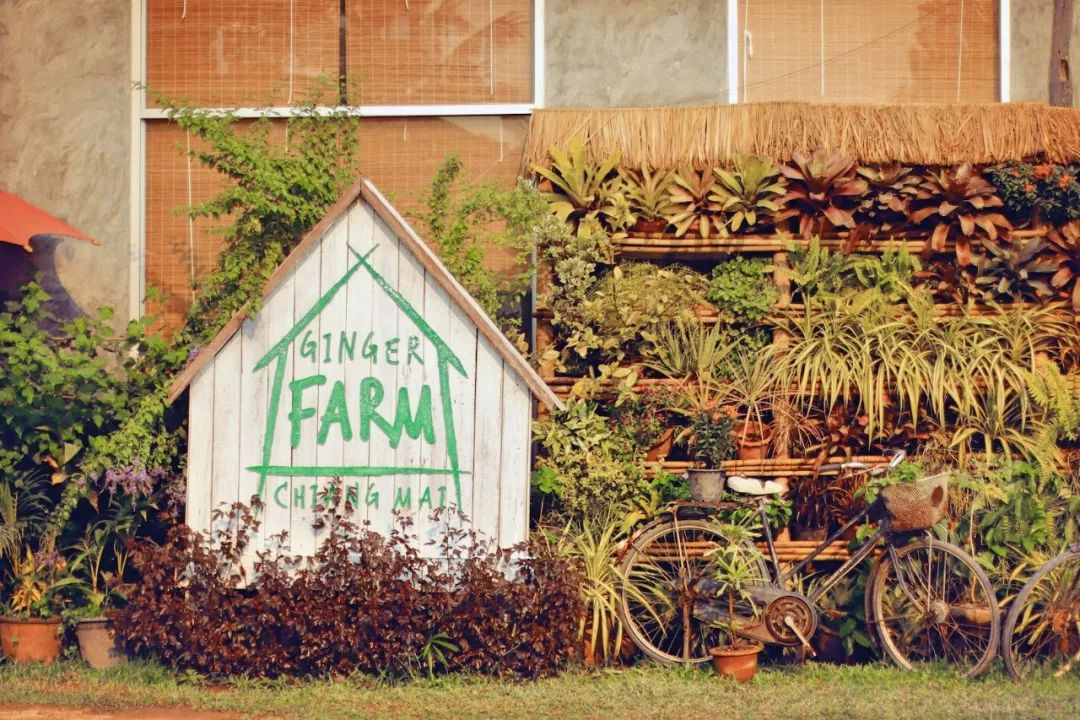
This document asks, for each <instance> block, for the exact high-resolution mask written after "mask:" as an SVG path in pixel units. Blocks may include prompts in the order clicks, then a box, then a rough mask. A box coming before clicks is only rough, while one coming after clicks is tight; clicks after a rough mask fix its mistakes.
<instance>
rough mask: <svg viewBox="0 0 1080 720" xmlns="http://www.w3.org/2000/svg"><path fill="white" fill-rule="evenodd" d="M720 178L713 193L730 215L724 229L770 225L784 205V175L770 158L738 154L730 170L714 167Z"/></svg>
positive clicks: (725, 212)
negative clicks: (781, 174) (782, 175)
mask: <svg viewBox="0 0 1080 720" xmlns="http://www.w3.org/2000/svg"><path fill="white" fill-rule="evenodd" d="M713 173H714V174H715V175H716V179H717V180H718V182H717V184H716V185H714V186H713V190H714V193H713V195H712V196H710V199H711V200H715V201H716V202H718V203H719V204H720V212H721V213H723V214H724V215H725V216H726V217H727V222H726V224H725V225H724V231H725V232H726V231H728V230H730V231H731V232H739V231H744V232H749V231H750V230H752V229H753V228H754V227H756V226H757V225H759V224H760V225H771V224H772V219H773V218H774V217H775V215H776V214H777V213H778V212H780V210H781V208H783V206H784V202H785V201H784V186H785V181H784V178H783V177H781V176H780V169H779V168H778V167H777V166H776V163H775V162H773V161H772V159H770V158H763V157H746V156H741V155H740V156H736V157H735V162H734V167H733V168H732V169H731V170H730V171H729V170H725V169H723V168H714V169H713Z"/></svg>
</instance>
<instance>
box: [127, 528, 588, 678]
mask: <svg viewBox="0 0 1080 720" xmlns="http://www.w3.org/2000/svg"><path fill="white" fill-rule="evenodd" d="M347 511H348V508H346V512H345V513H340V512H337V511H334V510H330V511H324V512H323V513H322V516H321V517H320V519H319V520H318V521H317V522H319V523H323V525H322V526H321V527H322V529H323V530H324V531H325V533H326V535H325V539H324V540H323V542H322V543H321V544H320V546H319V548H318V550H317V552H316V553H315V555H314V556H312V557H308V558H299V557H295V556H286V555H283V554H281V553H280V552H274V551H271V550H266V551H262V552H260V553H258V559H257V561H256V562H255V564H254V572H253V573H252V577H251V578H250V579H249V578H248V577H247V575H246V573H245V572H244V570H243V568H242V567H241V563H240V559H241V557H242V555H243V553H244V550H245V547H246V545H247V541H248V537H249V536H250V534H251V532H252V531H253V530H254V529H255V528H257V520H256V519H255V515H256V513H255V512H254V511H253V510H251V509H249V508H247V507H245V506H236V507H234V508H233V509H232V510H231V511H230V512H229V513H226V514H220V513H219V514H218V515H217V516H216V518H215V522H216V524H218V525H220V526H221V529H220V530H219V531H218V532H217V533H216V535H215V537H213V538H210V537H207V536H205V535H201V534H198V533H195V532H193V531H191V530H190V529H189V528H187V527H185V526H177V527H174V528H173V529H172V530H171V531H170V532H169V534H168V536H167V538H166V540H165V542H164V543H163V544H161V545H154V544H150V543H145V542H144V543H142V544H140V545H137V546H136V547H135V548H134V549H133V556H132V567H133V568H134V569H135V570H136V571H137V572H138V574H139V582H138V583H137V584H135V585H134V586H133V587H131V588H130V589H129V592H128V601H127V603H126V605H125V607H123V608H122V609H120V610H117V611H114V612H113V614H112V619H113V624H114V627H115V629H116V633H117V636H118V637H119V638H120V639H121V640H122V641H123V642H124V643H125V644H126V645H127V647H128V648H129V649H130V650H131V651H133V652H135V653H138V654H141V655H146V656H150V657H154V658H156V659H157V660H159V661H161V662H164V663H167V664H169V665H171V666H173V667H176V668H179V669H191V670H195V671H198V672H201V673H207V674H210V675H215V676H224V675H244V676H250V677H279V676H309V675H327V674H344V673H351V672H355V671H359V672H364V673H372V674H390V675H406V674H411V673H417V672H424V673H429V672H455V671H467V672H477V673H483V674H490V675H516V676H520V677H537V676H543V675H550V674H553V673H555V672H557V671H558V670H559V669H560V668H562V667H563V666H564V665H565V664H566V662H567V661H568V660H569V658H570V656H571V654H572V652H573V647H574V642H575V633H576V629H577V621H578V618H579V617H580V613H581V601H580V598H579V595H578V585H579V577H580V574H579V571H578V569H577V568H576V567H575V566H573V565H572V564H571V562H570V561H568V560H567V559H565V558H561V557H559V556H558V555H557V554H556V553H555V551H554V550H553V549H552V548H550V547H548V546H547V545H545V544H544V543H542V542H540V541H534V542H532V543H530V544H528V545H527V546H524V545H523V546H520V547H517V548H513V549H503V550H492V549H490V548H489V546H488V545H487V544H486V543H484V542H482V541H481V540H479V539H478V538H477V537H476V536H475V535H473V534H470V533H465V532H462V531H459V530H452V529H448V530H447V531H446V532H445V535H444V537H443V538H442V540H441V541H440V543H439V547H438V548H437V550H438V552H435V553H434V554H435V555H438V556H439V557H438V558H437V559H436V558H431V557H425V556H422V555H421V553H420V551H419V549H418V547H417V544H416V542H415V539H414V538H410V537H409V534H408V533H409V529H410V528H409V523H408V521H407V520H404V519H403V520H401V521H400V522H399V527H398V528H397V529H396V530H395V531H394V532H393V533H392V534H391V535H390V536H389V537H384V536H381V535H378V534H376V533H374V532H370V531H368V530H366V529H364V528H361V527H357V526H356V525H355V524H354V523H352V522H351V521H349V520H348V519H347ZM447 525H448V526H449V523H447ZM426 554H427V555H430V554H432V553H426ZM425 648H427V650H425Z"/></svg>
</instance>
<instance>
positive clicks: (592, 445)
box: [533, 399, 647, 520]
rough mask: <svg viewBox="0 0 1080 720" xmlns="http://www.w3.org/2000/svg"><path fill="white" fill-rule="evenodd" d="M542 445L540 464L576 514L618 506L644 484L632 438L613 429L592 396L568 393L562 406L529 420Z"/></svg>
mask: <svg viewBox="0 0 1080 720" xmlns="http://www.w3.org/2000/svg"><path fill="white" fill-rule="evenodd" d="M533 437H534V439H535V440H536V442H538V443H539V444H540V446H541V447H542V448H543V453H542V455H541V456H540V457H539V458H538V459H537V468H538V470H541V471H543V470H544V469H545V468H550V470H551V472H553V473H554V474H555V476H556V477H557V480H554V479H551V480H548V482H549V483H550V484H552V485H555V486H557V487H558V488H559V489H560V491H559V497H560V499H561V502H562V508H563V512H564V513H565V514H566V515H568V516H570V517H572V518H577V519H582V518H583V519H586V520H595V519H597V518H606V517H607V516H608V515H609V514H610V513H618V512H622V511H624V510H625V509H627V508H628V507H630V506H631V505H632V504H633V503H634V501H635V500H636V499H637V498H638V497H640V496H641V495H642V494H643V493H644V491H645V488H646V486H647V481H646V479H645V474H644V472H643V471H642V470H641V468H640V466H639V464H638V462H637V461H638V460H639V459H640V456H639V453H638V450H637V448H635V447H634V443H633V442H632V441H630V440H629V439H627V438H626V436H625V435H623V434H621V433H617V432H615V431H614V430H613V429H612V428H611V427H610V426H609V425H608V423H607V420H606V418H604V417H603V416H601V415H600V414H599V413H598V412H597V408H596V404H595V403H592V402H587V401H582V400H576V399H571V400H570V401H569V402H568V403H567V406H566V410H565V411H562V412H559V413H555V414H553V416H552V417H551V418H549V419H546V420H540V421H537V422H535V423H534V424H533Z"/></svg>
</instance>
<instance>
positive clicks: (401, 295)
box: [170, 180, 559, 553]
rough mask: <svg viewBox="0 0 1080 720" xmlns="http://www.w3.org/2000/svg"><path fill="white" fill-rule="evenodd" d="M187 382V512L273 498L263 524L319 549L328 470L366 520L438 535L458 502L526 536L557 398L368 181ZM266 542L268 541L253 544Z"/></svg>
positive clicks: (514, 536)
mask: <svg viewBox="0 0 1080 720" xmlns="http://www.w3.org/2000/svg"><path fill="white" fill-rule="evenodd" d="M185 391H186V392H188V394H189V434H188V467H187V472H188V484H187V488H188V489H187V522H188V524H189V525H191V526H192V527H194V528H195V529H199V530H209V529H211V527H212V521H211V518H212V515H213V511H214V510H215V509H218V508H222V507H226V506H229V505H231V504H232V503H234V502H237V501H239V502H245V503H246V502H249V501H250V500H251V498H252V497H253V496H258V497H259V498H260V499H261V501H262V511H261V512H262V517H261V518H260V521H261V525H260V531H259V532H260V535H262V537H263V538H265V539H269V538H271V537H274V536H276V535H278V534H279V533H281V532H282V531H287V532H288V534H289V535H288V536H289V538H290V547H291V550H292V551H294V552H305V553H306V552H311V551H313V550H314V548H315V546H316V544H317V535H318V531H317V530H316V529H314V528H313V527H312V520H313V519H314V517H315V506H316V505H317V504H319V503H320V501H321V500H322V499H323V498H324V493H325V490H326V487H327V486H328V485H329V484H330V483H331V481H332V479H333V478H340V486H341V489H342V493H343V495H344V497H343V498H340V499H341V500H348V504H349V506H350V507H351V508H352V509H353V512H354V513H355V515H356V517H355V519H356V520H357V521H359V522H366V523H368V524H369V526H370V527H371V528H372V529H374V530H376V531H380V532H388V531H389V530H390V529H391V527H392V526H393V523H394V522H395V520H394V518H395V516H396V515H398V514H402V513H405V514H411V515H412V518H413V522H414V523H416V525H415V527H414V530H415V531H416V532H417V533H418V534H419V535H420V536H421V537H424V536H425V535H433V534H434V531H435V529H436V528H435V526H434V525H431V523H433V522H437V521H434V520H432V514H433V511H435V510H437V509H438V508H448V507H453V508H457V509H459V510H460V511H461V512H462V513H463V514H464V516H465V517H467V518H468V519H469V520H470V522H471V523H472V526H473V527H474V528H475V529H477V530H479V531H481V532H482V533H483V534H484V535H486V536H487V537H489V538H491V539H493V540H496V541H498V542H499V543H500V544H501V545H504V546H505V545H510V544H513V543H516V542H519V541H522V540H524V539H525V537H526V534H527V521H528V483H529V464H530V454H529V453H530V447H531V441H530V425H531V417H532V399H533V397H534V396H535V397H536V398H538V399H539V400H540V401H541V402H543V403H545V404H546V405H548V406H549V407H557V406H558V405H559V401H558V399H557V398H556V397H555V396H554V394H553V393H552V392H551V390H550V388H548V386H547V385H546V384H544V382H543V381H542V380H541V379H540V377H539V376H538V375H537V374H536V373H535V372H534V371H533V369H532V368H531V367H530V366H529V365H528V363H527V362H526V361H525V360H524V358H522V356H521V355H520V354H519V353H518V352H517V351H516V350H515V349H514V348H513V346H512V345H511V344H510V343H509V342H508V341H507V340H506V338H505V337H504V336H503V335H502V333H500V332H499V330H498V328H496V327H495V325H494V324H493V323H492V322H491V320H490V319H489V318H488V317H487V316H486V315H485V314H484V312H483V311H482V310H481V309H480V308H479V307H478V306H477V304H476V302H475V301H474V300H473V298H472V297H471V296H469V294H468V293H467V292H466V291H465V290H464V289H463V288H462V287H461V286H460V285H459V284H458V283H457V281H456V280H454V278H453V277H452V276H451V275H450V274H449V273H448V271H447V270H446V268H445V267H444V266H443V265H442V263H441V262H440V261H439V260H438V259H437V258H436V257H435V255H434V254H433V253H432V252H431V251H430V249H429V248H428V247H427V246H426V245H425V244H424V242H423V241H422V240H421V239H420V238H419V237H418V236H417V235H416V233H415V232H414V231H413V230H412V229H411V228H410V227H409V226H408V224H407V223H406V222H405V221H404V220H403V219H402V218H401V216H400V215H399V214H398V213H397V211H396V210H395V209H394V208H393V207H392V206H391V205H390V204H389V203H388V202H387V201H386V199H385V198H384V197H383V196H382V195H381V194H380V193H379V192H378V190H376V189H375V187H374V186H373V185H372V184H371V183H370V182H368V181H366V180H362V181H361V182H360V183H358V184H357V185H356V186H355V187H354V188H353V189H352V190H351V191H349V192H348V193H346V195H345V196H344V197H343V198H342V199H341V200H340V201H339V202H338V204H337V205H335V207H334V208H333V209H332V210H331V211H330V213H329V214H328V215H327V216H326V217H325V218H324V219H323V220H322V221H321V222H320V223H319V224H318V225H317V226H316V227H315V228H314V229H313V230H312V231H311V232H309V233H308V234H307V236H305V238H304V239H303V240H302V241H301V242H300V244H299V245H298V246H297V247H296V249H295V250H294V251H293V252H292V253H291V254H290V255H289V257H288V258H287V259H286V260H285V262H284V263H283V264H282V266H281V267H280V268H278V270H277V271H276V272H275V273H274V275H273V276H272V277H271V279H270V281H269V282H268V284H267V289H266V291H265V293H264V300H263V304H262V307H261V308H260V310H259V311H258V313H257V314H256V315H255V317H253V318H243V317H239V316H238V317H236V318H233V320H232V321H231V322H230V323H229V324H228V325H227V326H226V327H225V328H224V329H223V330H222V331H221V332H220V333H219V334H218V336H217V337H216V338H215V339H214V340H213V341H212V342H211V343H210V344H209V345H208V346H207V347H206V348H205V349H203V350H202V352H201V353H200V354H199V355H198V356H197V357H196V359H195V360H194V361H192V363H191V364H190V365H189V366H188V367H187V368H186V369H185V370H184V372H183V373H182V374H181V375H180V376H179V377H178V378H177V380H176V382H175V383H174V385H173V387H172V389H171V392H170V401H172V400H175V399H176V398H177V397H179V396H180V395H181V394H182V393H183V392H185ZM255 545H256V546H259V543H258V542H256V543H255Z"/></svg>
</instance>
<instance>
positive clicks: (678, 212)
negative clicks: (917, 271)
mask: <svg viewBox="0 0 1080 720" xmlns="http://www.w3.org/2000/svg"><path fill="white" fill-rule="evenodd" d="M717 197H718V196H717V193H716V183H715V181H714V180H713V174H712V171H711V170H694V169H693V168H681V169H680V170H678V171H677V172H676V173H675V179H674V184H673V185H672V188H671V204H672V205H673V206H674V208H675V214H674V215H672V216H671V218H670V222H671V224H672V225H673V226H674V227H675V237H682V236H684V235H686V234H687V233H688V232H690V231H691V230H693V231H695V232H697V234H698V235H700V236H701V237H703V238H708V237H709V236H710V235H712V234H713V233H716V234H717V235H721V236H723V234H724V225H725V220H724V218H723V216H722V215H721V214H720V210H721V203H720V201H719V200H718V199H717Z"/></svg>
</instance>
